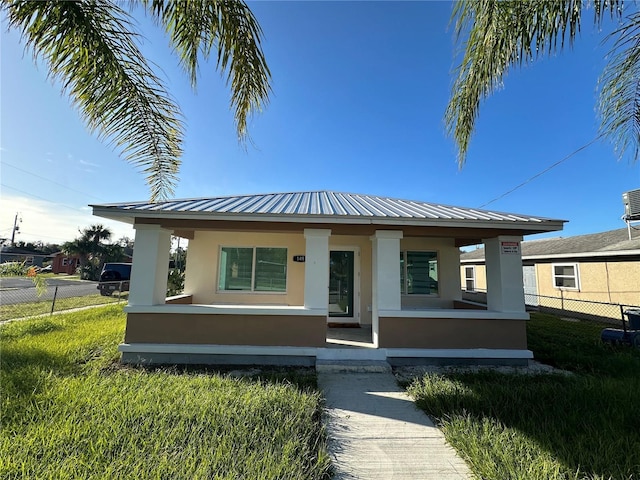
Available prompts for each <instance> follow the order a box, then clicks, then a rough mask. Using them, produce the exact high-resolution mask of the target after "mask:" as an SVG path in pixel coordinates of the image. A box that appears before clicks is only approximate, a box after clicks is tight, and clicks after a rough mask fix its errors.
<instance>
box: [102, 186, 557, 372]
mask: <svg viewBox="0 0 640 480" xmlns="http://www.w3.org/2000/svg"><path fill="white" fill-rule="evenodd" d="M94 214H97V215H100V216H104V217H107V218H112V219H115V220H121V221H127V222H130V223H132V224H133V226H134V228H135V231H136V236H135V250H134V256H133V267H132V278H131V291H130V295H129V305H128V306H127V307H126V312H127V327H126V334H125V338H124V342H123V343H122V344H121V345H120V350H121V352H122V354H123V355H122V360H123V361H124V362H132V363H227V364H230V363H234V364H251V363H254V364H270V363H271V364H292V365H296V364H298V365H300V364H304V365H312V364H314V363H315V361H316V360H321V359H326V358H335V359H340V358H344V359H349V358H353V357H357V358H365V357H372V359H386V360H387V361H390V362H394V363H401V362H407V363H412V362H425V361H455V360H464V361H476V362H484V361H498V362H502V361H504V360H509V361H513V362H522V361H527V359H528V358H530V357H531V352H530V351H529V350H527V345H526V320H527V319H528V315H527V313H526V312H525V307H524V292H523V289H522V285H523V283H522V268H521V254H520V242H521V241H522V237H523V235H526V234H530V233H540V232H545V231H551V230H558V229H561V228H562V221H561V220H551V219H543V218H538V217H530V216H526V215H524V216H523V215H516V214H505V213H497V212H489V211H479V210H474V209H465V208H462V207H447V206H442V205H436V204H429V203H423V202H412V201H406V200H396V199H390V198H383V197H374V196H367V195H354V194H344V193H336V192H324V191H323V192H299V193H287V194H269V195H256V196H237V197H218V198H210V199H193V200H175V201H167V202H162V203H160V204H155V203H145V202H139V203H134V204H116V205H102V206H94ZM172 234H173V235H177V236H180V237H184V238H188V239H189V247H188V255H187V266H186V272H185V290H184V294H183V295H179V296H177V297H172V298H166V286H167V273H168V265H169V254H170V243H171V235H172ZM478 243H483V244H484V247H485V251H486V263H487V282H488V288H487V290H488V292H487V295H488V304H487V307H486V308H485V309H481V308H478V307H477V306H476V305H473V304H471V303H469V302H465V301H464V300H463V299H462V298H461V290H460V247H464V246H467V245H475V244H478ZM331 326H350V327H355V328H358V329H361V331H366V332H369V331H370V337H369V338H368V339H367V341H366V342H361V341H360V340H349V339H348V338H343V339H340V338H335V336H334V337H331V336H328V334H332V333H336V331H335V330H332V329H331ZM343 333H344V332H343ZM366 335H369V334H368V333H367V334H366ZM341 342H342V343H341ZM348 342H352V344H349V343H348Z"/></svg>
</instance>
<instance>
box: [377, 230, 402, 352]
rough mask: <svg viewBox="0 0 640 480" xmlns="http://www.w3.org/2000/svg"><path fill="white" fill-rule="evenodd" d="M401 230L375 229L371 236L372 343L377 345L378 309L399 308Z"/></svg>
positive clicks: (378, 328) (378, 329)
mask: <svg viewBox="0 0 640 480" xmlns="http://www.w3.org/2000/svg"><path fill="white" fill-rule="evenodd" d="M401 238H402V232H401V231H396V230H393V231H391V230H376V233H375V234H374V235H373V236H372V237H371V242H372V243H373V245H372V247H373V258H372V259H371V261H372V274H373V275H372V276H373V279H372V287H373V292H372V297H373V298H372V300H373V305H372V308H371V310H372V312H371V313H372V315H371V316H372V318H371V324H372V325H371V329H372V333H373V339H372V340H373V344H374V345H375V346H376V347H377V346H378V333H379V331H380V319H379V317H378V314H379V311H380V310H401V308H402V307H401V299H400V294H401V292H400V239H401Z"/></svg>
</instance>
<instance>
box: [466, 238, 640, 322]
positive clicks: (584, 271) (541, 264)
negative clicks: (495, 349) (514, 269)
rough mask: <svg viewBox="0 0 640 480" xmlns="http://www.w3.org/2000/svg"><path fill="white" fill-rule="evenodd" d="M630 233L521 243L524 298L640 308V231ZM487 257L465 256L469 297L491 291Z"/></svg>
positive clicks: (477, 253) (478, 252)
mask: <svg viewBox="0 0 640 480" xmlns="http://www.w3.org/2000/svg"><path fill="white" fill-rule="evenodd" d="M630 231H631V239H629V232H628V230H627V229H626V228H620V229H618V230H611V231H608V232H601V233H593V234H590V235H579V236H575V237H566V238H562V237H559V238H547V239H541V240H531V241H526V242H522V265H523V267H522V268H523V277H524V289H525V295H528V296H530V297H531V303H532V304H534V305H536V304H537V303H536V302H537V301H538V297H539V298H545V297H561V298H563V299H564V300H587V301H590V302H605V303H616V304H623V305H640V231H638V230H633V229H631V230H630ZM484 257H485V252H484V248H479V249H477V250H473V251H470V252H466V253H463V254H462V255H461V256H460V262H461V279H462V289H463V290H465V291H466V292H469V293H466V294H465V295H464V298H467V299H472V298H473V296H474V294H473V292H474V291H475V292H484V291H486V289H487V284H486V267H485V258H484ZM480 295H481V293H480ZM480 295H478V294H476V296H480ZM528 300H529V299H528ZM527 303H530V302H529V301H527ZM576 305H577V302H575V303H574V305H573V307H572V308H574V307H575V306H576ZM584 308H585V309H587V308H589V307H588V306H584ZM591 309H592V310H593V307H591Z"/></svg>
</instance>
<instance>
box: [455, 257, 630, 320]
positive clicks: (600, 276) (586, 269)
mask: <svg viewBox="0 0 640 480" xmlns="http://www.w3.org/2000/svg"><path fill="white" fill-rule="evenodd" d="M555 263H556V264H559V263H568V264H573V263H577V264H578V270H579V278H580V290H578V291H576V290H568V289H563V290H560V289H559V288H555V287H554V285H553V275H552V265H553V264H552V263H538V264H536V265H535V267H536V284H537V288H538V295H543V296H548V297H558V298H560V297H561V296H562V297H564V298H565V299H575V300H590V301H594V302H605V303H620V304H623V305H640V259H639V260H638V261H635V262H633V261H620V262H616V261H596V262H584V261H583V262H575V261H571V260H567V261H564V260H562V261H558V262H555ZM465 266H466V265H462V266H461V267H460V276H461V279H460V285H461V287H462V289H464V288H465V280H464V267H465ZM475 267H476V288H477V289H479V290H486V276H485V272H486V268H485V265H476V266H475ZM466 298H469V297H468V296H467V297H466ZM566 307H567V308H569V306H568V305H567V306H566ZM570 308H571V309H575V308H577V303H576V304H571V306H570ZM585 309H587V310H585V311H586V312H587V313H594V307H593V306H585Z"/></svg>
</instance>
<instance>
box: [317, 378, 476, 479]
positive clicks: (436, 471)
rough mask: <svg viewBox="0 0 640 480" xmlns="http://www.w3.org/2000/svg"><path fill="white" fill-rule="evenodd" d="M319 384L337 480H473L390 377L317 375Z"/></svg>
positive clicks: (438, 431)
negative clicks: (323, 398) (322, 393)
mask: <svg viewBox="0 0 640 480" xmlns="http://www.w3.org/2000/svg"><path fill="white" fill-rule="evenodd" d="M318 383H319V386H320V388H321V389H322V390H323V392H324V395H325V398H326V402H327V404H326V412H325V423H326V426H327V434H328V436H329V445H328V446H329V452H330V454H331V459H332V461H333V465H334V468H335V477H334V478H335V479H336V480H346V479H366V480H376V479H384V480H405V479H406V480H420V479H426V480H428V479H434V480H436V479H437V480H453V479H456V480H462V479H470V478H472V477H471V473H470V471H469V469H468V467H467V465H466V464H465V463H464V461H463V460H462V459H461V458H460V457H459V456H457V454H456V453H455V451H454V450H453V448H451V447H450V446H449V445H448V444H447V443H446V442H445V439H444V436H443V435H442V433H441V432H440V430H438V429H437V428H436V427H435V426H434V425H433V423H432V422H431V420H430V419H429V418H428V417H427V416H426V415H425V414H424V413H423V412H421V411H420V410H418V409H417V408H416V407H415V405H414V403H413V402H412V401H411V399H410V398H409V397H408V396H407V394H406V393H404V392H403V391H402V390H401V389H400V387H399V386H398V384H397V383H396V380H395V377H394V376H393V375H392V374H391V373H338V372H335V373H334V372H319V373H318Z"/></svg>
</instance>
